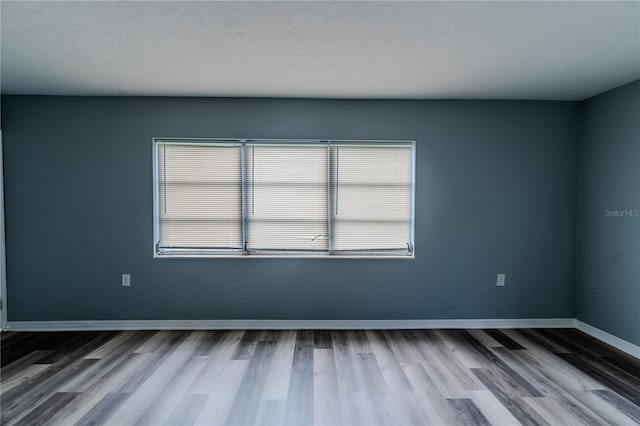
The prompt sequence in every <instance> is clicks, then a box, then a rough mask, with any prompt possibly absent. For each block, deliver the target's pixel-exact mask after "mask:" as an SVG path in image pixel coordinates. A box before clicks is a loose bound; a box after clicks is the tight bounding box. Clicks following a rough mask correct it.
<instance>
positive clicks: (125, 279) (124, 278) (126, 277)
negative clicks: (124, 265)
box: [122, 274, 131, 287]
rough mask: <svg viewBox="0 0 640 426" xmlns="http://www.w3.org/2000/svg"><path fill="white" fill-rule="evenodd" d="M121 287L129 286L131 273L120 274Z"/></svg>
mask: <svg viewBox="0 0 640 426" xmlns="http://www.w3.org/2000/svg"><path fill="white" fill-rule="evenodd" d="M122 287H131V274H122Z"/></svg>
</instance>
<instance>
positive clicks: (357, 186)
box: [331, 144, 413, 253]
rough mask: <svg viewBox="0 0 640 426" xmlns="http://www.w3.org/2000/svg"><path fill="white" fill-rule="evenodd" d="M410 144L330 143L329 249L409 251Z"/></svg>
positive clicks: (410, 209)
mask: <svg viewBox="0 0 640 426" xmlns="http://www.w3.org/2000/svg"><path fill="white" fill-rule="evenodd" d="M412 163H413V159H412V146H410V145H404V146H403V145H395V146H389V145H353V146H350V145H347V144H338V145H332V147H331V175H332V176H331V180H332V182H333V186H332V188H333V211H332V214H333V217H332V220H331V222H332V232H331V249H332V250H333V251H335V252H349V251H354V252H357V251H373V252H375V251H380V252H394V251H397V252H405V253H406V252H410V251H411V250H412V247H411V241H412V236H411V233H412V230H411V224H412V220H411V218H412V212H413V208H412V192H413V191H412V180H413V173H412V170H413V168H412Z"/></svg>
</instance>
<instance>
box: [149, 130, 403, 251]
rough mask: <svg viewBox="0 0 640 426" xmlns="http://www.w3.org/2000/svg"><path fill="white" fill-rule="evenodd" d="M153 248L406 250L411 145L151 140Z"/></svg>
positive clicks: (395, 143)
mask: <svg viewBox="0 0 640 426" xmlns="http://www.w3.org/2000/svg"><path fill="white" fill-rule="evenodd" d="M153 150H154V151H153V152H154V239H155V240H154V250H155V255H156V256H208V255H211V256H215V255H238V256H251V255H280V256H282V255H285V256H313V255H315V256H404V257H407V256H408V257H412V256H413V253H414V248H413V225H414V214H413V211H414V207H413V206H414V185H413V181H414V178H413V176H414V157H415V155H414V154H415V143H414V142H404V141H308V140H255V139H247V140H221V139H161V138H156V139H154V144H153Z"/></svg>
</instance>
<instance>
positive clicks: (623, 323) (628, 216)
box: [576, 80, 640, 345]
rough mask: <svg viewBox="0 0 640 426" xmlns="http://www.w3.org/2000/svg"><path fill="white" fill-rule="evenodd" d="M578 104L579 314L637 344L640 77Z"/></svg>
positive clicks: (639, 314) (639, 324) (639, 306)
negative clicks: (579, 107) (579, 110)
mask: <svg viewBox="0 0 640 426" xmlns="http://www.w3.org/2000/svg"><path fill="white" fill-rule="evenodd" d="M581 109H582V110H581V115H580V149H579V171H580V172H579V186H578V226H577V287H576V300H577V317H578V319H580V320H582V321H584V322H586V323H588V324H591V325H593V326H595V327H598V328H600V329H602V330H604V331H607V332H609V333H612V334H614V335H616V336H618V337H620V338H622V339H625V340H627V341H629V342H632V343H635V344H636V345H640V216H638V214H639V213H638V212H639V211H640V80H639V81H636V82H634V83H631V84H628V85H625V86H622V87H620V88H617V89H615V90H612V91H609V92H607V93H604V94H602V95H599V96H596V97H594V98H591V99H589V100H587V101H586V102H583V103H582V105H581ZM616 211H618V212H617V213H616Z"/></svg>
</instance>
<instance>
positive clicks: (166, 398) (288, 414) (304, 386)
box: [0, 329, 640, 426]
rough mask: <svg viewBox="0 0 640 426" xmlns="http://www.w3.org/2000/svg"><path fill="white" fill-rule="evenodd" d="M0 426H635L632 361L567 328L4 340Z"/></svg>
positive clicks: (636, 389)
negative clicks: (86, 425)
mask: <svg viewBox="0 0 640 426" xmlns="http://www.w3.org/2000/svg"><path fill="white" fill-rule="evenodd" d="M1 344H2V359H1V361H2V370H1V373H2V376H1V391H2V395H1V400H0V402H1V404H2V405H1V410H2V424H4V425H13V424H21V425H34V424H60V425H73V424H82V425H84V424H109V425H118V426H119V425H129V424H140V425H143V424H145V425H191V424H201V425H253V424H260V425H280V424H285V425H310V424H317V425H427V424H439V425H441V424H446V425H462V424H474V425H475V424H495V425H506V424H523V425H534V424H535V425H547V424H552V425H578V424H585V425H614V424H619V425H633V424H640V362H639V361H638V360H637V359H635V358H631V357H629V356H626V355H624V354H623V353H621V352H618V351H616V350H614V349H612V348H610V347H608V346H605V345H603V344H601V343H599V342H598V341H596V340H594V339H592V338H590V337H589V336H587V335H585V334H583V333H581V332H579V331H576V330H563V329H536V330H529V329H526V330H384V331H324V330H322V331H310V330H301V331H252V330H249V331H160V332H151V331H128V332H64V333H62V332H57V333H2V338H1Z"/></svg>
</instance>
